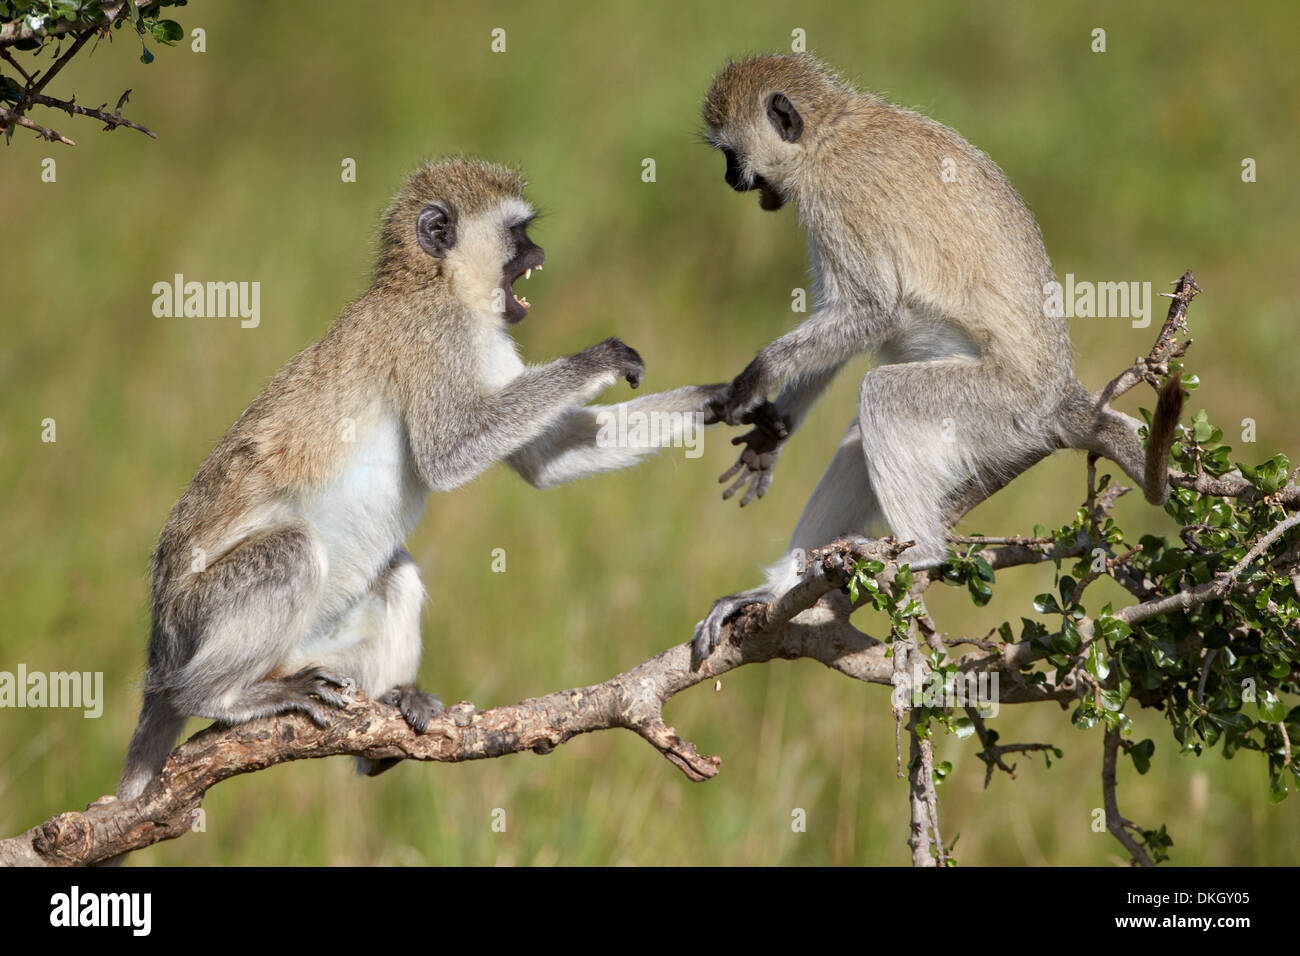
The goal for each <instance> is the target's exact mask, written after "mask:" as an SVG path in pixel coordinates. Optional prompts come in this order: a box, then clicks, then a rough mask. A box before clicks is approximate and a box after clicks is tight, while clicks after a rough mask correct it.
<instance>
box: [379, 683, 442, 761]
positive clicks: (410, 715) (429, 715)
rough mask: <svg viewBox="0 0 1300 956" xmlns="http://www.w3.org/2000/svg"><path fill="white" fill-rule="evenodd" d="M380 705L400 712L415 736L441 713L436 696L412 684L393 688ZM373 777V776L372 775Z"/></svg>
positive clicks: (438, 699)
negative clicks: (388, 705)
mask: <svg viewBox="0 0 1300 956" xmlns="http://www.w3.org/2000/svg"><path fill="white" fill-rule="evenodd" d="M379 702H380V703H381V704H391V705H392V706H394V707H396V708H397V709H398V710H400V711H401V712H402V716H403V717H404V718H406V722H407V723H408V724H410V725H411V729H412V730H414V731H415V732H416V733H417V734H422V733H424V728H425V727H427V726H429V721H430V720H432V719H433V718H434V717H436V716H438V715H439V714H441V713H442V700H441V698H439V697H438V695H437V694H427V693H425V692H424V691H422V690H420V688H418V687H416V686H415V685H414V684H402V685H400V686H398V687H394V688H393V689H392V690H390V691H389V692H388V693H387V694H385V695H384V696H383V697H380V698H379ZM372 776H373V775H372Z"/></svg>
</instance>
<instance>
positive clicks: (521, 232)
mask: <svg viewBox="0 0 1300 956" xmlns="http://www.w3.org/2000/svg"><path fill="white" fill-rule="evenodd" d="M531 221H532V220H531V219H528V220H525V221H523V222H521V223H517V224H516V225H514V226H511V227H510V239H511V241H512V243H513V245H514V254H513V255H512V256H511V257H510V259H509V261H508V262H506V264H505V266H504V267H502V270H501V287H502V288H503V289H505V292H506V321H507V322H509V323H510V324H511V325H514V324H515V323H516V322H519V321H520V320H522V319H523V317H524V316H526V315H527V314H528V308H529V303H528V300H527V299H526V298H522V297H521V296H518V295H516V294H515V290H514V284H515V282H516V281H517V280H518V279H519V277H520V276H522V277H523V278H524V279H529V278H531V276H532V273H533V270H534V269H541V268H542V263H544V262H545V261H546V253H545V252H543V251H542V247H541V246H539V245H538V244H537V243H535V242H533V240H531V239H529V238H528V224H529V223H530V222H531Z"/></svg>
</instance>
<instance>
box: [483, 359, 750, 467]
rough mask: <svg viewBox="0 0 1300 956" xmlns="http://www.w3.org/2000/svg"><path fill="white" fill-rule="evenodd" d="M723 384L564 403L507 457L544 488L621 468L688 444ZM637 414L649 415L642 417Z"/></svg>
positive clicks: (694, 436) (514, 465)
mask: <svg viewBox="0 0 1300 956" xmlns="http://www.w3.org/2000/svg"><path fill="white" fill-rule="evenodd" d="M723 388H725V386H724V385H690V386H687V387H686V388H677V389H673V390H672V391H668V392H660V393H658V394H657V395H645V396H642V397H641V398H634V399H632V400H631V401H629V402H621V403H619V404H618V405H587V406H581V407H574V408H570V409H568V410H567V411H565V412H564V414H563V415H561V416H560V418H559V420H558V421H556V422H555V424H554V425H552V426H551V427H550V428H548V429H546V430H545V431H544V432H542V434H540V435H538V436H537V437H536V438H535V439H533V440H532V441H530V442H529V443H528V444H526V445H524V446H523V447H522V448H520V449H519V450H517V451H516V452H514V453H513V454H512V455H510V457H509V458H507V462H508V463H509V465H510V467H511V468H513V469H514V470H515V471H517V472H518V473H519V475H520V477H522V478H523V479H524V480H525V481H526V482H528V483H529V484H530V485H532V486H533V487H535V488H550V487H553V486H555V485H559V484H563V483H564V482H566V481H573V480H574V479H577V478H585V477H587V476H588V475H594V474H599V473H601V472H605V471H616V470H618V469H620V468H627V467H629V466H631V465H635V464H636V463H638V462H639V461H641V460H642V459H643V458H646V457H648V456H649V455H652V454H653V453H655V452H656V451H658V450H659V449H661V448H667V447H669V446H673V445H676V446H685V447H687V448H691V447H692V445H693V442H697V441H698V440H699V439H698V437H696V436H698V434H699V426H700V425H702V424H704V423H705V421H706V417H705V416H707V414H708V407H709V400H710V399H712V398H714V397H716V396H717V395H718V393H719V392H720V391H721V390H722V389H723ZM638 413H644V414H646V415H650V416H655V418H654V419H651V420H648V421H647V420H642V419H641V418H640V415H639V414H638ZM651 422H653V424H651Z"/></svg>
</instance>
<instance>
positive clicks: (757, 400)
mask: <svg viewBox="0 0 1300 956" xmlns="http://www.w3.org/2000/svg"><path fill="white" fill-rule="evenodd" d="M760 357H761V356H760ZM758 363H759V359H754V361H752V362H750V363H749V364H748V365H747V366H745V370H744V371H743V372H741V373H740V374H739V375H737V376H736V377H735V378H734V379H732V382H731V384H730V385H728V386H726V388H724V389H722V390H721V392H720V393H719V394H718V396H717V397H715V398H713V399H712V400H710V402H709V409H710V410H711V411H712V412H713V414H714V415H715V416H716V417H717V420H718V421H722V422H726V423H727V424H728V425H748V424H751V422H750V421H749V420H748V419H747V418H746V417H745V416H746V415H748V414H750V413H751V412H753V411H754V409H756V408H758V407H759V406H760V405H762V404H763V403H764V402H766V401H767V397H766V395H764V393H763V387H762V374H761V369H760V368H759V364H758Z"/></svg>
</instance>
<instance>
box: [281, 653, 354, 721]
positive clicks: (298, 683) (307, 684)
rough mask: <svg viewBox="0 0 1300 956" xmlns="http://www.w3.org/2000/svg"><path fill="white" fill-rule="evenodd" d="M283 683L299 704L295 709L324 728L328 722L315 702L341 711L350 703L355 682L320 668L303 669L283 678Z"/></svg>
mask: <svg viewBox="0 0 1300 956" xmlns="http://www.w3.org/2000/svg"><path fill="white" fill-rule="evenodd" d="M284 683H285V686H286V688H287V689H289V690H291V691H292V692H293V693H294V694H295V695H296V697H297V703H298V704H301V706H299V707H297V709H299V710H301V711H302V712H303V713H305V714H306V715H307V716H308V717H310V718H311V719H312V721H313V722H314V723H316V724H318V725H320V726H326V725H327V724H328V723H329V720H328V719H327V718H326V717H325V715H324V713H323V712H322V711H321V710H320V708H319V706H318V705H317V704H316V703H315V700H319V701H321V702H322V703H325V704H328V705H330V706H331V707H338V708H339V709H340V710H342V709H344V708H346V707H347V706H348V704H350V703H352V699H353V698H352V695H353V692H354V691H355V689H356V682H355V681H353V680H352V678H350V677H342V676H339V675H338V674H333V673H331V672H329V671H327V670H325V669H324V668H322V667H304V668H303V669H302V670H300V671H298V672H297V673H296V674H292V675H290V676H289V677H286V678H284ZM335 688H338V689H337V690H336V689H335Z"/></svg>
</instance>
